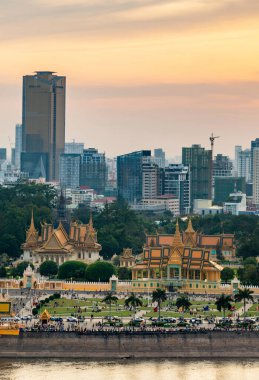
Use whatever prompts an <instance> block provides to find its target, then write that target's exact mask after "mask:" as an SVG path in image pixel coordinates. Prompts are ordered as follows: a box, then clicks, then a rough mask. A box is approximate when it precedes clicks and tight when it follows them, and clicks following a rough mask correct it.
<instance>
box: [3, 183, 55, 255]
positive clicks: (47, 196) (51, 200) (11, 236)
mask: <svg viewBox="0 0 259 380" xmlns="http://www.w3.org/2000/svg"><path fill="white" fill-rule="evenodd" d="M55 201H56V190H55V189H54V188H53V187H52V186H49V185H46V184H35V183H17V184H15V185H14V186H12V187H3V186H0V231H1V236H0V254H1V253H6V254H7V255H8V256H9V257H18V256H19V255H20V254H21V244H22V243H24V241H25V238H26V229H27V228H28V226H29V224H30V219H31V210H32V208H33V209H34V217H35V224H36V228H38V229H39V227H40V219H45V220H46V221H49V222H50V221H51V219H52V207H53V206H54V205H55ZM14 226H15V227H14Z"/></svg>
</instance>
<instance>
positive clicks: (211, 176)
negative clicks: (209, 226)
mask: <svg viewBox="0 0 259 380" xmlns="http://www.w3.org/2000/svg"><path fill="white" fill-rule="evenodd" d="M219 138H220V136H214V135H213V133H212V134H211V136H210V146H211V167H210V198H211V199H212V198H213V157H214V156H213V153H214V152H213V151H214V141H215V139H219Z"/></svg>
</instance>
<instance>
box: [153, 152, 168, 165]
mask: <svg viewBox="0 0 259 380" xmlns="http://www.w3.org/2000/svg"><path fill="white" fill-rule="evenodd" d="M154 162H155V163H156V164H157V165H158V166H159V167H160V168H161V169H164V168H165V152H164V151H163V149H161V148H157V149H154Z"/></svg>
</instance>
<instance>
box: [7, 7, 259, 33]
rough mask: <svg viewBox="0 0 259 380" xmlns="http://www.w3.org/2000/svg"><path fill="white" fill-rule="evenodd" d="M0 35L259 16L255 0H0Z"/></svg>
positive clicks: (198, 24) (189, 24)
mask: <svg viewBox="0 0 259 380" xmlns="http://www.w3.org/2000/svg"><path fill="white" fill-rule="evenodd" d="M0 14H1V16H0V20H1V23H0V36H1V37H0V40H1V39H2V40H11V39H21V38H35V37H38V36H42V37H44V36H45V37H47V36H51V35H53V36H58V35H65V36H73V35H74V36H75V35H76V36H78V35H80V36H85V37H87V38H92V37H99V36H103V38H108V37H109V36H113V37H116V38H122V37H123V36H127V35H134V36H137V35H142V34H143V33H147V32H151V31H153V32H155V31H159V32H161V31H163V30H164V31H171V32H177V31H179V30H180V31H184V30H189V29H191V28H193V27H195V28H198V29H200V28H202V27H203V26H204V25H206V26H207V27H208V26H210V27H211V26H212V24H213V23H215V22H220V21H226V20H227V21H228V22H233V21H235V20H236V19H242V20H244V19H246V18H247V17H258V16H259V2H258V1H257V0H217V1H215V0H173V1H172V0H171V1H170V0H159V2H158V1H155V0H142V1H137V0H131V1H129V0H128V1H127V0H94V1H90V0H85V1H82V0H77V1H72V0H58V1H52V0H51V1H49V0H47V1H46V0H23V1H20V0H2V1H1V5H0Z"/></svg>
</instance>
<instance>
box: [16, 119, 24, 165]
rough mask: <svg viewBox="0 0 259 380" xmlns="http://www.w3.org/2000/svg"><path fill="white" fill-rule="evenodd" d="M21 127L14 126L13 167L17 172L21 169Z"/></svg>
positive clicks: (19, 125)
mask: <svg viewBox="0 0 259 380" xmlns="http://www.w3.org/2000/svg"><path fill="white" fill-rule="evenodd" d="M22 139H23V126H22V124H16V126H15V166H16V168H17V169H18V170H20V169H21V153H22V147H23V140H22Z"/></svg>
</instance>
